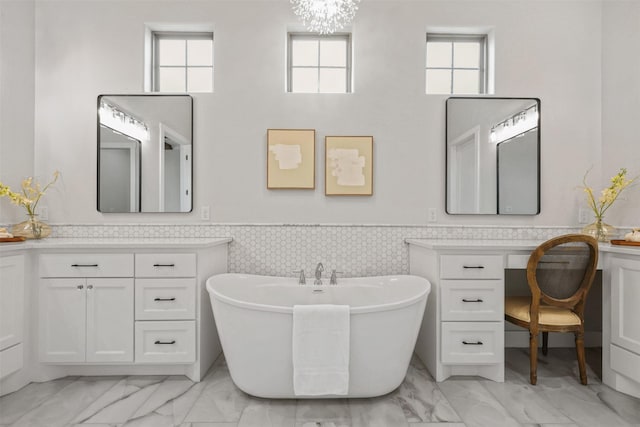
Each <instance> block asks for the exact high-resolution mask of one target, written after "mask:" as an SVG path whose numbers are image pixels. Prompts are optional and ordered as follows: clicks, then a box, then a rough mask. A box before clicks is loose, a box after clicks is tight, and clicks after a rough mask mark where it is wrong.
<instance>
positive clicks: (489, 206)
mask: <svg viewBox="0 0 640 427" xmlns="http://www.w3.org/2000/svg"><path fill="white" fill-rule="evenodd" d="M446 115H447V117H446V165H447V167H446V169H447V177H446V187H447V188H446V198H447V200H446V211H447V213H448V214H465V215H467V214H484V215H536V214H538V213H540V100H539V99H537V98H481V97H469V98H466V97H452V98H449V99H447V104H446Z"/></svg>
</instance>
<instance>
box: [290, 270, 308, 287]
mask: <svg viewBox="0 0 640 427" xmlns="http://www.w3.org/2000/svg"><path fill="white" fill-rule="evenodd" d="M293 272H294V273H300V277H299V278H298V285H306V284H307V279H306V278H305V277H304V270H293Z"/></svg>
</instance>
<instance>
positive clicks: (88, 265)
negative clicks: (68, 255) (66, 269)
mask: <svg viewBox="0 0 640 427" xmlns="http://www.w3.org/2000/svg"><path fill="white" fill-rule="evenodd" d="M97 266H98V264H71V267H78V268H80V267H97Z"/></svg>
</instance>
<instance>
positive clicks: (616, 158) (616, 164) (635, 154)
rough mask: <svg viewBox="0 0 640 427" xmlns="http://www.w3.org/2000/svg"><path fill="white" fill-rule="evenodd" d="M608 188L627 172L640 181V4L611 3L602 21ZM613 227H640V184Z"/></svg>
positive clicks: (616, 209) (610, 216)
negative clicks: (614, 180) (616, 178)
mask: <svg viewBox="0 0 640 427" xmlns="http://www.w3.org/2000/svg"><path fill="white" fill-rule="evenodd" d="M602 29H603V37H602V177H601V182H602V184H601V185H602V187H604V186H608V185H610V182H609V179H610V178H611V177H612V176H613V175H615V174H616V173H617V172H618V170H619V169H620V168H621V167H626V168H627V169H628V170H629V175H631V176H638V175H640V122H639V118H640V55H638V52H640V2H638V1H613V2H606V3H605V7H604V8H603V18H602ZM621 197H622V198H624V200H619V201H617V202H616V204H615V205H614V206H613V207H612V208H611V210H610V211H609V212H607V214H606V215H607V218H606V219H607V222H610V223H611V224H627V225H631V226H635V227H638V226H640V179H639V180H638V183H637V184H636V185H635V187H633V188H631V189H630V190H629V191H628V192H627V193H626V194H623V195H622V196H621Z"/></svg>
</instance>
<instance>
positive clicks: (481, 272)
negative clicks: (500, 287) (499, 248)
mask: <svg viewBox="0 0 640 427" xmlns="http://www.w3.org/2000/svg"><path fill="white" fill-rule="evenodd" d="M440 277H441V278H442V279H502V278H503V277H504V260H503V256H502V255H471V254H470V255H442V256H441V257H440Z"/></svg>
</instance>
